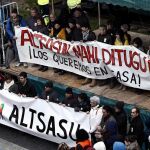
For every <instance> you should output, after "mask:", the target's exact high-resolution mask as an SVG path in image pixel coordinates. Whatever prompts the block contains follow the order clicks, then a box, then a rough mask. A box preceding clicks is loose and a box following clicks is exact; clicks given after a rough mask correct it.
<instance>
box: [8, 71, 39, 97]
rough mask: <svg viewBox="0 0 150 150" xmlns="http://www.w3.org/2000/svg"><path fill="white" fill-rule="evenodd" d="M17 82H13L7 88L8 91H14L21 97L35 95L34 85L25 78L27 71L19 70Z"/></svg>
mask: <svg viewBox="0 0 150 150" xmlns="http://www.w3.org/2000/svg"><path fill="white" fill-rule="evenodd" d="M18 78H19V82H18V83H17V84H16V83H15V84H13V85H12V86H11V87H10V88H9V90H10V92H14V93H15V94H18V95H19V96H23V97H35V96H37V92H36V89H35V87H34V86H33V85H32V84H31V83H30V81H29V80H28V79H27V73H26V72H21V73H20V74H19V76H18Z"/></svg>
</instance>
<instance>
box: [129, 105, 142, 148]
mask: <svg viewBox="0 0 150 150" xmlns="http://www.w3.org/2000/svg"><path fill="white" fill-rule="evenodd" d="M128 135H135V136H136V137H137V142H138V144H139V146H140V147H142V145H143V141H144V125H143V121H142V119H141V117H140V110H139V109H138V108H137V107H134V108H132V109H131V121H130V127H129V132H128Z"/></svg>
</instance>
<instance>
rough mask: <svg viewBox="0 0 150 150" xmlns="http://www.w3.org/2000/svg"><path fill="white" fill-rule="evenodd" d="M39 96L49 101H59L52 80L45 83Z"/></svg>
mask: <svg viewBox="0 0 150 150" xmlns="http://www.w3.org/2000/svg"><path fill="white" fill-rule="evenodd" d="M40 98H42V99H44V100H47V101H49V102H55V103H59V98H60V95H59V93H58V92H57V91H56V90H55V89H54V88H53V82H52V81H48V82H46V83H45V86H44V91H43V92H42V94H41V96H40Z"/></svg>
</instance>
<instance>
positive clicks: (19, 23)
mask: <svg viewBox="0 0 150 150" xmlns="http://www.w3.org/2000/svg"><path fill="white" fill-rule="evenodd" d="M26 26H27V24H26V22H25V21H24V20H23V18H22V17H21V16H19V15H18V13H17V9H13V10H12V12H11V14H10V18H9V19H8V21H7V24H6V32H7V34H8V37H9V39H10V40H11V41H12V45H13V48H14V53H15V60H16V61H17V63H16V67H18V66H20V65H21V63H20V62H19V56H18V49H17V46H16V39H17V37H16V35H15V28H19V27H26ZM23 65H24V67H27V63H23Z"/></svg>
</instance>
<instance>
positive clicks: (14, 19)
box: [11, 13, 18, 23]
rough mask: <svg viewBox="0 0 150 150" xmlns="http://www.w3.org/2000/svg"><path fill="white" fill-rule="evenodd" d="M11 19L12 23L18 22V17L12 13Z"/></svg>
mask: <svg viewBox="0 0 150 150" xmlns="http://www.w3.org/2000/svg"><path fill="white" fill-rule="evenodd" d="M11 18H12V20H13V22H14V23H16V22H18V15H17V14H16V13H12V14H11Z"/></svg>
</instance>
